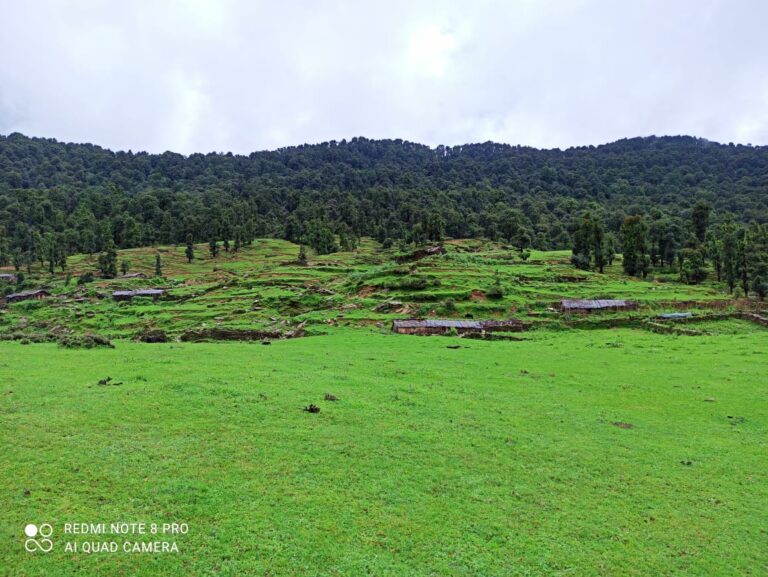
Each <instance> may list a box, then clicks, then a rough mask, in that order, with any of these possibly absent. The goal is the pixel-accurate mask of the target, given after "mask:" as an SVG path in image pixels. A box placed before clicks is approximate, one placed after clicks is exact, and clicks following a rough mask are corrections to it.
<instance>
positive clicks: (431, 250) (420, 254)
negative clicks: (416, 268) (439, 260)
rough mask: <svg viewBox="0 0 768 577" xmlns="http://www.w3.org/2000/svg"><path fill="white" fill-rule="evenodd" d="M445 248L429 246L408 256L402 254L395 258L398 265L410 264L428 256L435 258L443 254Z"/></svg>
mask: <svg viewBox="0 0 768 577" xmlns="http://www.w3.org/2000/svg"><path fill="white" fill-rule="evenodd" d="M445 252H446V251H445V247H444V246H443V245H438V246H431V247H427V248H420V249H417V250H415V251H413V252H411V253H408V254H402V255H399V256H398V257H396V258H395V260H396V261H397V262H399V263H401V264H402V263H404V262H412V261H415V260H421V259H423V258H427V257H428V256H435V255H438V254H445Z"/></svg>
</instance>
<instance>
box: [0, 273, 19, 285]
mask: <svg viewBox="0 0 768 577" xmlns="http://www.w3.org/2000/svg"><path fill="white" fill-rule="evenodd" d="M15 282H16V275H12V274H10V273H2V274H0V283H15Z"/></svg>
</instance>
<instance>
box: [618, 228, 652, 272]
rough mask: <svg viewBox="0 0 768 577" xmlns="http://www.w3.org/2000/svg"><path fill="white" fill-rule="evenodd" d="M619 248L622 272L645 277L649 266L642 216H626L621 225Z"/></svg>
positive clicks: (646, 229) (646, 233)
mask: <svg viewBox="0 0 768 577" xmlns="http://www.w3.org/2000/svg"><path fill="white" fill-rule="evenodd" d="M621 250H622V255H623V267H624V272H625V273H626V274H628V275H630V276H643V277H645V276H646V275H647V274H648V272H649V270H650V267H651V258H650V256H649V255H648V227H647V226H646V225H645V222H643V217H642V216H639V215H636V216H628V217H627V218H625V219H624V223H623V224H622V225H621Z"/></svg>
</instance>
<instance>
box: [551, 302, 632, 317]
mask: <svg viewBox="0 0 768 577" xmlns="http://www.w3.org/2000/svg"><path fill="white" fill-rule="evenodd" d="M636 308H637V303H636V302H634V301H626V300H613V299H604V300H571V299H564V300H562V301H561V302H560V310H561V311H562V312H564V313H584V314H588V313H591V312H594V311H630V310H635V309H636Z"/></svg>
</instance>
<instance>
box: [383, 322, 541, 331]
mask: <svg viewBox="0 0 768 577" xmlns="http://www.w3.org/2000/svg"><path fill="white" fill-rule="evenodd" d="M525 329H526V325H525V323H523V322H521V321H519V320H517V319H510V320H504V321H475V320H453V319H426V320H416V319H406V320H395V321H393V322H392V330H393V331H394V332H396V333H400V334H403V335H449V334H454V333H455V334H458V335H465V334H482V333H485V332H492V331H509V332H519V331H523V330H525Z"/></svg>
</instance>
